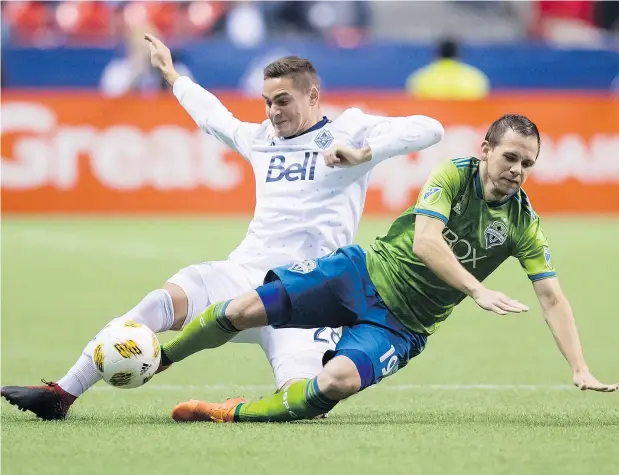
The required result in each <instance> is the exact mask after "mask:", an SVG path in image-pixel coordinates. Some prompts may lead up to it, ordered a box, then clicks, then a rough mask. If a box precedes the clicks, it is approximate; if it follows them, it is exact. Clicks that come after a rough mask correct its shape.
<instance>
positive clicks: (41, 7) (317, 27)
mask: <svg viewBox="0 0 619 475" xmlns="http://www.w3.org/2000/svg"><path fill="white" fill-rule="evenodd" d="M2 10H3V12H2V13H3V15H2V17H3V24H2V30H3V37H4V39H5V40H7V41H9V42H11V43H14V44H30V45H35V46H39V47H41V46H56V45H62V44H73V45H83V46H86V45H97V44H110V43H117V42H119V41H122V40H124V39H125V38H126V35H127V29H132V28H134V27H139V26H140V25H143V24H149V25H152V26H154V27H155V28H156V30H157V31H158V32H159V34H160V35H162V36H163V37H165V38H166V39H167V40H168V41H170V40H171V41H191V40H194V39H199V38H205V37H207V38H208V37H224V38H225V37H227V38H228V39H229V40H230V41H232V42H234V43H235V44H237V45H240V46H243V45H247V46H255V45H257V44H259V43H260V42H262V41H265V40H268V39H270V38H272V37H274V36H283V35H294V36H295V37H303V36H307V37H336V38H337V37H338V36H347V37H351V38H358V37H361V36H363V35H365V34H367V33H368V28H369V26H370V4H369V3H368V2H362V1H350V2H348V1H347V2H322V1H311V2H294V1H260V2H259V1H235V2H229V1H173V2H152V1H151V2H149V1H98V2H97V1H65V2H57V1H50V2H40V1H16V2H3V3H2ZM344 41H346V40H345V39H344Z"/></svg>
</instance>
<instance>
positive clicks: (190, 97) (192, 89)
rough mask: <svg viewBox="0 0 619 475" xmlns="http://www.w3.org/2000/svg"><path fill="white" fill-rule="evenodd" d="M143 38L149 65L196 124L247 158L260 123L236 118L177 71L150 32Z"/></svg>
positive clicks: (163, 45)
mask: <svg viewBox="0 0 619 475" xmlns="http://www.w3.org/2000/svg"><path fill="white" fill-rule="evenodd" d="M144 39H145V40H146V41H147V42H148V47H149V48H150V62H151V65H152V66H153V67H154V68H155V69H157V70H159V72H160V73H161V76H162V77H163V78H164V79H165V80H166V81H167V82H168V84H170V86H172V89H173V91H174V95H175V96H176V98H177V99H178V101H179V103H180V104H181V106H183V108H184V109H185V110H186V111H187V112H188V113H189V115H190V116H191V118H192V119H193V120H194V122H195V123H196V124H197V125H198V127H200V128H201V129H202V130H204V131H205V132H206V133H208V134H210V135H213V136H214V137H215V138H217V139H218V140H219V141H220V142H222V143H223V144H225V145H227V146H228V147H230V148H231V149H232V150H234V151H236V152H238V153H240V154H241V155H243V156H244V157H245V158H246V159H247V160H250V158H251V143H252V142H253V138H254V136H255V134H256V132H257V131H258V129H259V128H260V125H259V124H252V123H248V122H242V121H240V120H239V119H237V118H236V117H234V116H233V115H232V113H231V112H230V111H229V110H228V109H226V107H225V106H224V105H223V104H222V103H221V102H220V101H219V99H217V98H216V97H215V96H214V95H213V94H211V93H210V92H208V91H207V90H206V89H204V88H203V87H201V86H200V85H198V84H196V83H195V82H193V81H192V80H191V79H190V78H188V77H187V76H181V75H180V74H178V72H177V71H176V69H175V68H174V64H173V63H172V55H171V53H170V50H169V48H168V47H167V46H166V45H165V44H163V42H162V41H161V40H159V39H158V38H156V37H155V36H153V35H150V34H146V35H144Z"/></svg>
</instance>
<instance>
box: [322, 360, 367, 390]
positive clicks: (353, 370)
mask: <svg viewBox="0 0 619 475" xmlns="http://www.w3.org/2000/svg"><path fill="white" fill-rule="evenodd" d="M318 387H319V388H320V390H321V392H322V393H323V394H324V395H325V396H327V397H328V398H329V399H333V400H335V401H339V400H341V399H345V398H347V397H349V396H352V395H353V394H355V393H357V392H359V390H360V389H361V377H360V376H359V371H358V370H357V367H356V365H355V364H354V363H353V362H352V361H351V360H350V359H348V358H346V357H343V356H338V357H335V358H333V359H332V360H331V361H329V363H328V364H327V365H326V366H325V368H324V370H323V371H322V372H321V373H320V374H319V375H318Z"/></svg>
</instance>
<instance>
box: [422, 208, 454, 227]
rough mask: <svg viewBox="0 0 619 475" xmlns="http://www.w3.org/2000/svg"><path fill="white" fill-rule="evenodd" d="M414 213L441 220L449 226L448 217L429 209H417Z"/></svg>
mask: <svg viewBox="0 0 619 475" xmlns="http://www.w3.org/2000/svg"><path fill="white" fill-rule="evenodd" d="M413 213H415V214H422V215H424V216H430V217H431V218H436V219H440V220H441V221H442V222H443V223H445V224H447V222H448V221H449V218H448V217H447V216H444V215H442V214H441V213H437V212H436V211H430V210H429V209H420V208H415V209H414V210H413Z"/></svg>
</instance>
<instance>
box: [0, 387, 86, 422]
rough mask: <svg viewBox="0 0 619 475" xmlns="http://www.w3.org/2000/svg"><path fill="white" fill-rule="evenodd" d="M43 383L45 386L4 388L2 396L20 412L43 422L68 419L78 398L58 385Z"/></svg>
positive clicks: (1, 391)
mask: <svg viewBox="0 0 619 475" xmlns="http://www.w3.org/2000/svg"><path fill="white" fill-rule="evenodd" d="M41 381H42V382H43V383H44V384H45V385H44V386H4V387H2V389H0V395H2V397H3V398H5V399H6V400H7V401H8V402H9V403H11V404H13V405H14V406H17V407H18V408H19V409H20V410H22V411H24V412H25V411H30V412H33V413H34V414H35V415H36V416H37V417H40V418H41V419H43V420H46V421H53V420H63V419H66V418H67V414H68V412H69V408H70V407H71V404H73V401H75V399H76V397H75V396H72V395H71V394H69V393H68V392H66V391H65V390H64V389H62V388H61V387H60V386H58V384H56V383H50V382H47V381H45V380H43V379H42V380H41Z"/></svg>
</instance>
